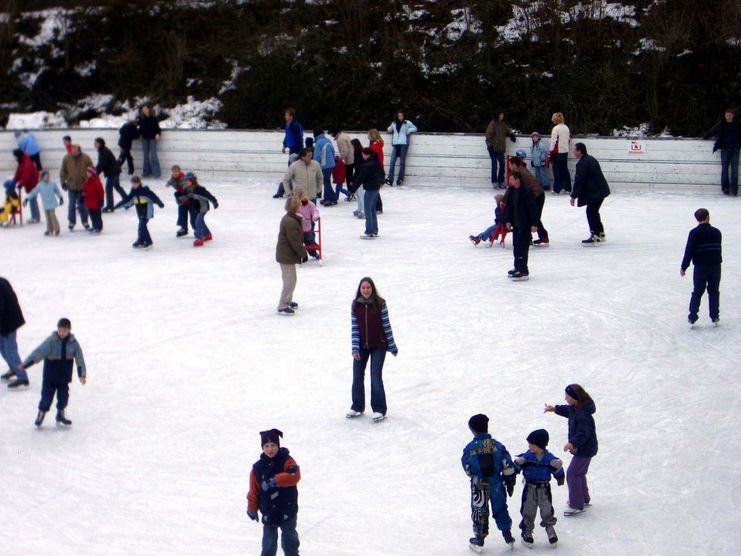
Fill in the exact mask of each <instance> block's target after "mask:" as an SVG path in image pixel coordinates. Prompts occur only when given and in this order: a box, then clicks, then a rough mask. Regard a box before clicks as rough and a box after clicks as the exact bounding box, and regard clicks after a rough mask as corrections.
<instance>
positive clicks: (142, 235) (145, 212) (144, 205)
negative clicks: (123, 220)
mask: <svg viewBox="0 0 741 556" xmlns="http://www.w3.org/2000/svg"><path fill="white" fill-rule="evenodd" d="M153 203H155V204H157V206H159V207H160V208H165V205H164V203H163V202H162V201H161V200H160V198H159V197H157V194H156V193H154V192H153V191H152V190H150V189H149V188H148V187H147V186H146V185H142V180H141V178H139V176H133V177H132V178H131V191H129V193H128V194H127V195H126V197H124V198H123V199H121V201H120V202H119V203H118V204H117V205H116V206H115V207H114V208H119V207H122V206H126V207H127V208H128V207H131V206H132V205H134V206H136V216H137V217H138V218H139V228H138V230H137V235H136V241H135V242H134V243H133V244H132V245H131V246H132V247H133V248H134V249H149V248H151V247H152V244H153V242H152V236H150V235H149V229H148V228H147V223H148V222H149V220H150V219H151V218H153V217H154V207H152V204H153Z"/></svg>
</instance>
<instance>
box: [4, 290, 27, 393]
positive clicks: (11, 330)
mask: <svg viewBox="0 0 741 556" xmlns="http://www.w3.org/2000/svg"><path fill="white" fill-rule="evenodd" d="M25 323H26V321H25V319H24V318H23V312H22V311H21V306H20V305H19V303H18V297H17V296H16V295H15V292H14V291H13V287H12V286H11V285H10V282H8V281H7V280H6V279H5V278H0V355H2V357H3V359H5V362H6V363H7V364H8V372H6V373H5V374H4V375H2V379H3V380H10V379H11V378H13V377H16V379H15V380H14V381H13V382H11V383H10V384H8V388H18V387H19V386H28V375H27V374H26V371H24V370H23V367H22V366H21V356H20V355H18V343H17V342H16V330H18V329H19V328H20V327H21V326H23V325H24V324H25Z"/></svg>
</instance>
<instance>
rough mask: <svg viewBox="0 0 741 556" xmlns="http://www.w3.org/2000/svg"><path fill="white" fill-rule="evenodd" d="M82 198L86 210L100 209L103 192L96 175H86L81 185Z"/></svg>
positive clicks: (103, 196) (103, 197)
mask: <svg viewBox="0 0 741 556" xmlns="http://www.w3.org/2000/svg"><path fill="white" fill-rule="evenodd" d="M82 199H83V202H84V204H85V208H86V209H88V210H91V209H92V210H96V209H100V207H101V206H103V200H104V199H105V192H104V191H103V184H102V183H100V178H99V177H98V176H88V178H87V179H86V180H85V183H84V184H83V185H82Z"/></svg>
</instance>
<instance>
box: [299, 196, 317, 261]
mask: <svg viewBox="0 0 741 556" xmlns="http://www.w3.org/2000/svg"><path fill="white" fill-rule="evenodd" d="M297 193H298V198H299V199H300V200H301V204H300V205H299V207H298V214H300V215H301V217H302V219H303V220H302V226H303V232H304V246H305V247H306V251H307V252H308V253H309V256H311V257H314V258H315V259H319V258H321V253H320V252H319V249H318V246H317V243H316V240H315V237H314V222H316V221H317V219H318V218H319V209H318V208H316V205H315V204H314V203H312V202H311V201H310V200H309V197H308V196H307V195H306V192H305V191H304V190H303V189H298V191H294V195H296V194H297ZM312 247H317V249H312Z"/></svg>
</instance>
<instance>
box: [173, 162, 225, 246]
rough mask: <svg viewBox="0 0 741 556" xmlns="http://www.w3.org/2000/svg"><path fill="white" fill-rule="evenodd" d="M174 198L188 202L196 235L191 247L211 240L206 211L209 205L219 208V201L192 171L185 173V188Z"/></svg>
mask: <svg viewBox="0 0 741 556" xmlns="http://www.w3.org/2000/svg"><path fill="white" fill-rule="evenodd" d="M175 198H176V199H177V201H178V203H183V202H186V201H187V202H188V203H189V205H188V207H189V210H190V213H191V220H192V221H193V233H194V234H195V236H196V239H195V240H194V241H193V247H202V246H203V244H204V243H206V242H207V241H211V240H212V239H213V236H212V235H211V230H209V229H208V226H206V213H207V212H208V211H209V209H210V206H211V205H213V206H214V209H217V208H219V201H217V200H216V197H214V196H213V195H211V193H210V192H209V191H208V189H206V188H205V187H203V186H202V185H200V184H199V183H198V178H197V177H196V175H195V174H194V173H193V172H188V173H187V174H185V189H184V190H183V192H182V193H180V194H176V195H175ZM209 203H210V204H211V205H210V204H209ZM193 215H195V216H193Z"/></svg>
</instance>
